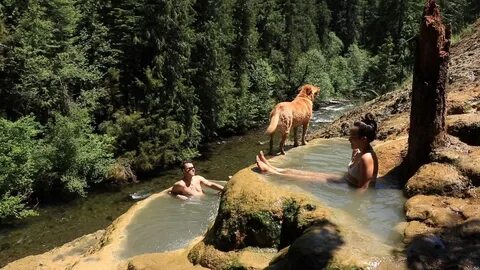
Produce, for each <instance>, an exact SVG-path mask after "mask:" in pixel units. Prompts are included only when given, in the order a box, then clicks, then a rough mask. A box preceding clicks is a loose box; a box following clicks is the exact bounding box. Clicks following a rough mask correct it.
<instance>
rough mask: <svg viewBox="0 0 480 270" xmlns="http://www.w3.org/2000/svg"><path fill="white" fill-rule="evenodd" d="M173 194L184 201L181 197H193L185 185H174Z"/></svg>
mask: <svg viewBox="0 0 480 270" xmlns="http://www.w3.org/2000/svg"><path fill="white" fill-rule="evenodd" d="M171 192H172V194H174V195H177V197H179V198H181V199H183V197H180V196H192V195H193V194H192V193H191V192H190V191H189V190H188V189H187V188H185V186H184V185H182V184H180V183H178V182H177V183H175V184H173V186H172V190H171Z"/></svg>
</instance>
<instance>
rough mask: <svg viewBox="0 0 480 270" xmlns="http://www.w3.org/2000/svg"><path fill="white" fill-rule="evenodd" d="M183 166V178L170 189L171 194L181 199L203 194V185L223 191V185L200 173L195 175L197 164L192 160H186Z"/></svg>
mask: <svg viewBox="0 0 480 270" xmlns="http://www.w3.org/2000/svg"><path fill="white" fill-rule="evenodd" d="M181 168H182V172H183V178H182V179H181V180H180V181H178V182H176V183H175V184H173V186H172V187H171V189H170V192H171V194H173V195H176V196H177V197H179V198H181V199H188V198H190V197H192V196H199V195H203V189H202V185H203V186H206V187H209V188H211V189H214V190H218V191H220V192H223V186H221V185H219V184H215V183H213V182H211V181H208V180H207V179H205V178H204V177H202V176H200V175H195V166H193V163H192V162H191V161H184V162H183V163H182V166H181Z"/></svg>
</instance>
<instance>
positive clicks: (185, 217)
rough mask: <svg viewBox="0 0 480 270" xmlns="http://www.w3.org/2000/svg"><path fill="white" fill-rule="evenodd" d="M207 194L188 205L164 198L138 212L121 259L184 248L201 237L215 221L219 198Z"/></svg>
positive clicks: (171, 198) (209, 193)
mask: <svg viewBox="0 0 480 270" xmlns="http://www.w3.org/2000/svg"><path fill="white" fill-rule="evenodd" d="M220 184H224V183H220ZM205 192H206V194H205V196H203V197H197V198H191V199H189V200H186V201H184V200H181V199H178V198H175V197H173V196H170V195H168V194H165V195H164V196H161V197H158V198H156V199H154V200H152V201H151V202H149V203H148V204H147V205H145V206H144V207H143V208H142V209H140V210H138V213H137V214H136V215H135V216H134V217H133V219H132V222H131V223H130V224H129V225H128V226H127V228H126V238H125V240H124V243H123V247H124V248H123V250H122V251H121V252H120V257H122V258H129V257H133V256H135V255H140V254H145V253H154V252H164V251H170V250H176V249H180V248H184V247H185V246H187V245H188V244H189V243H190V242H191V241H192V239H194V238H195V237H197V236H200V235H202V234H203V233H204V232H205V231H206V229H207V228H208V225H209V224H211V223H212V222H213V221H214V220H215V216H216V215H217V211H218V205H219V198H220V197H219V196H218V195H216V194H214V193H212V192H211V191H209V190H205Z"/></svg>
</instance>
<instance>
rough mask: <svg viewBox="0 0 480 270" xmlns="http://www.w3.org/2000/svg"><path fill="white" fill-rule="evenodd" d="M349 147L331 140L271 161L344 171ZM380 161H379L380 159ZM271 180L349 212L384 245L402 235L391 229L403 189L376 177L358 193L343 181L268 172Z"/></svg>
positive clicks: (396, 219)
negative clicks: (283, 175)
mask: <svg viewBox="0 0 480 270" xmlns="http://www.w3.org/2000/svg"><path fill="white" fill-rule="evenodd" d="M351 153H352V150H351V148H350V144H349V142H348V141H347V140H341V139H339V140H330V141H329V142H328V143H321V144H318V145H313V146H307V147H301V148H296V149H292V150H290V151H289V152H288V153H287V155H286V156H284V157H279V158H276V159H273V160H271V163H272V164H273V165H275V166H278V167H281V168H294V169H301V170H307V171H317V172H328V173H335V174H344V173H345V172H346V167H347V164H348V162H349V158H350V157H351ZM379 162H381V161H379ZM266 177H267V179H269V180H270V181H272V182H275V183H278V184H281V185H284V186H287V187H289V188H291V189H297V190H302V191H306V192H308V193H311V194H313V195H314V196H315V197H317V198H318V199H319V200H320V201H322V202H324V203H325V204H326V205H328V206H330V207H332V208H337V209H340V210H342V211H344V212H345V213H346V214H348V215H349V216H350V217H351V218H352V219H353V221H355V223H357V224H359V226H360V227H361V229H362V230H364V231H367V232H370V233H372V234H373V235H376V236H377V237H378V239H379V240H380V241H381V242H383V243H384V244H387V245H391V246H395V245H397V244H398V243H399V242H400V241H401V240H402V236H401V235H400V234H399V233H397V232H395V231H394V230H393V228H394V227H395V226H396V225H397V224H398V223H400V222H402V221H404V211H403V205H404V203H405V198H404V197H403V193H402V190H401V189H399V188H398V187H396V186H394V185H390V184H388V183H385V182H382V180H381V179H379V180H378V181H377V183H376V185H375V188H370V189H368V190H366V191H365V192H364V193H362V194H359V193H358V192H357V190H356V189H354V188H352V187H350V186H348V185H347V184H346V183H319V182H315V180H314V179H311V181H305V180H298V179H292V178H289V177H279V176H273V175H267V176H266Z"/></svg>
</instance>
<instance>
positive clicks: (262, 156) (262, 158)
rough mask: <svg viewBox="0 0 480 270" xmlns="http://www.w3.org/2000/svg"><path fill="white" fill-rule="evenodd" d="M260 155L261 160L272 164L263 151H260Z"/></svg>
mask: <svg viewBox="0 0 480 270" xmlns="http://www.w3.org/2000/svg"><path fill="white" fill-rule="evenodd" d="M258 156H259V157H260V160H261V161H263V162H264V163H266V164H267V165H270V164H269V163H268V160H267V159H266V158H265V155H264V154H263V151H260V154H259V155H258Z"/></svg>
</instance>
